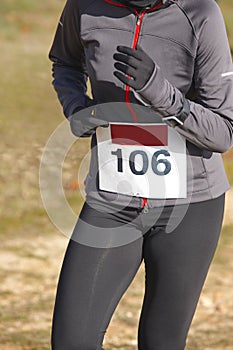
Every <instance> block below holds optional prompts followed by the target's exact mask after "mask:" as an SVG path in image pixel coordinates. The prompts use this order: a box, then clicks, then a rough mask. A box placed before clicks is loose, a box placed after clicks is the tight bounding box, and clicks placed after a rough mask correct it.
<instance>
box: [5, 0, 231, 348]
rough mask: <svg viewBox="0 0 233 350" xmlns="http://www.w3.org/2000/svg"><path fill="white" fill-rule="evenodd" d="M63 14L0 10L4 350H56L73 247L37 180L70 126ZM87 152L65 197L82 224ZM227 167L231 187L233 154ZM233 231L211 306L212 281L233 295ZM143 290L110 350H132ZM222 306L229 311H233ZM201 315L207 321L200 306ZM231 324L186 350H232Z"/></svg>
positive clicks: (221, 321) (122, 312)
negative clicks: (58, 73) (61, 47)
mask: <svg viewBox="0 0 233 350" xmlns="http://www.w3.org/2000/svg"><path fill="white" fill-rule="evenodd" d="M220 4H221V6H222V9H223V10H224V17H225V20H226V22H227V27H228V32H229V39H230V42H231V45H232V47H233V28H232V18H233V4H232V1H231V0H224V1H223V0H222V1H220ZM63 5H64V1H63V0H50V1H49V2H46V3H45V2H38V1H35V0H18V1H16V0H2V1H1V13H0V47H1V56H0V70H1V89H0V100H1V110H0V136H1V144H0V152H1V167H0V194H1V196H0V238H1V247H2V253H1V256H0V266H1V270H0V277H1V281H2V283H1V285H0V294H1V301H0V303H1V305H0V306H1V311H0V319H1V324H0V350H2V349H4V350H22V349H23V350H48V349H50V347H49V342H50V326H51V315H52V307H53V302H54V296H55V287H56V283H57V278H58V273H59V270H60V264H61V261H62V258H63V255H64V249H65V245H66V241H67V239H66V238H65V237H63V236H62V235H58V234H57V233H58V231H57V230H56V228H55V227H54V226H53V225H52V223H51V222H50V221H49V219H48V217H47V214H46V212H45V210H44V208H43V204H42V201H41V199H40V192H39V187H38V183H39V178H38V171H39V164H40V159H41V155H42V152H43V147H44V145H45V143H46V142H47V140H48V138H49V136H50V135H51V133H52V132H53V131H54V129H55V128H56V127H57V126H58V125H59V124H60V123H61V122H63V121H64V118H63V116H62V112H61V107H60V105H59V103H58V102H57V99H56V95H55V93H54V91H53V89H52V86H51V80H52V78H51V76H50V70H51V63H50V62H49V60H48V57H47V56H48V51H49V48H50V45H51V41H52V38H53V34H54V31H55V28H56V23H57V20H58V18H59V15H60V13H61V10H62V7H63ZM88 147H89V144H88V141H86V142H82V143H80V142H79V143H76V144H74V145H73V147H72V148H71V150H70V151H69V154H68V157H67V159H66V161H65V164H64V173H63V185H64V188H65V193H66V197H67V200H68V202H69V204H70V205H71V207H72V208H73V209H74V211H75V212H76V213H77V214H78V212H79V210H80V205H81V203H82V201H83V199H82V197H81V196H80V195H79V194H78V192H77V185H78V184H77V179H76V175H77V174H76V172H77V166H78V164H79V163H80V161H81V159H82V156H83V155H84V154H85V152H86V150H87V148H88ZM223 158H224V164H225V168H226V171H227V174H228V177H229V180H230V183H231V185H233V162H232V159H233V150H231V151H229V152H227V153H226V154H225V155H224V156H223ZM232 230H233V227H232V226H228V227H224V230H223V233H222V239H221V242H220V245H219V250H218V252H219V253H218V254H217V255H216V257H215V260H214V264H213V269H212V272H211V274H210V280H209V282H208V284H207V285H206V289H205V293H206V294H207V295H208V296H209V297H210V298H211V297H212V295H213V293H219V292H218V291H219V286H218V285H217V284H216V280H217V281H218V283H220V284H221V285H220V294H221V295H222V294H223V295H225V294H227V293H230V290H231V286H230V285H229V280H230V277H229V274H230V270H229V269H230V266H231V267H232V265H231V264H230V263H229V262H230V260H231V251H230V247H232V242H233V241H232ZM231 271H232V270H231ZM216 276H217V277H216ZM142 280H143V271H142V270H141V271H140V272H139V273H138V275H137V277H136V279H135V280H134V282H133V284H132V285H131V287H130V289H129V291H128V292H127V294H126V295H125V297H124V298H123V299H122V301H121V303H120V304H119V307H118V308H117V311H116V313H115V315H114V317H113V322H112V323H111V327H110V329H109V331H108V334H107V338H106V350H108V349H112V348H115V349H121V350H122V349H127V350H133V349H136V345H135V334H136V328H137V318H138V316H139V309H140V305H141V304H140V303H141V298H142V295H143V287H142ZM213 291H214V292H213ZM220 301H221V297H220ZM226 304H227V305H228V304H229V310H230V308H231V307H230V305H231V304H230V301H228V300H227V302H226ZM220 306H221V302H220ZM221 307H223V306H221ZM224 310H225V309H224ZM204 311H208V310H205V308H204ZM199 312H200V314H202V312H203V305H202V304H200V311H199ZM229 317H232V316H230V314H229V316H228V315H227V313H226V312H225V311H222V312H217V313H216V315H215V314H211V319H212V320H213V324H212V321H211V322H210V323H211V327H210V329H207V330H206V328H205V327H204V325H205V323H206V320H205V319H203V317H200V318H198V319H197V320H195V322H194V325H193V328H192V329H193V333H192V332H191V334H190V338H189V344H190V345H189V349H188V350H197V349H204V348H205V346H206V348H207V345H208V344H210V346H211V348H212V349H216V350H217V349H218V350H219V349H221V350H222V349H225V348H226V349H227V350H228V348H227V347H228V345H229V344H230V341H231V338H230V337H231V331H232V330H231V329H230V326H229V324H230V320H229ZM225 320H226V322H225ZM224 327H225V328H224ZM126 339H127V341H126Z"/></svg>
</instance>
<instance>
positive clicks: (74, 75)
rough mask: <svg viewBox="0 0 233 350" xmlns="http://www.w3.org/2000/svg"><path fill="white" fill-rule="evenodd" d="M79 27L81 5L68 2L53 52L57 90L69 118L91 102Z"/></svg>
mask: <svg viewBox="0 0 233 350" xmlns="http://www.w3.org/2000/svg"><path fill="white" fill-rule="evenodd" d="M79 25H80V23H79V9H78V6H77V1H74V0H67V2H66V5H65V7H64V10H63V12H62V15H61V18H60V21H59V23H58V27H57V31H56V34H55V38H54V41H53V44H52V47H51V49H50V52H49V58H50V60H51V61H52V62H53V65H52V71H53V78H54V79H53V86H54V88H55V90H56V92H57V95H58V99H59V101H60V103H61V105H62V106H63V111H64V114H65V116H66V117H67V118H68V117H69V116H71V115H72V114H73V113H74V111H75V110H76V109H79V108H83V107H86V106H88V105H89V104H90V101H91V100H90V98H89V97H88V96H87V94H86V91H87V85H86V83H87V78H88V75H87V71H86V66H85V55H84V49H83V45H82V42H81V39H80V35H79V33H80V29H79Z"/></svg>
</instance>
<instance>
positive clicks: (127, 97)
mask: <svg viewBox="0 0 233 350" xmlns="http://www.w3.org/2000/svg"><path fill="white" fill-rule="evenodd" d="M105 1H106V2H108V3H109V4H111V5H115V6H119V7H128V6H126V5H124V4H119V3H114V1H112V0H105ZM162 5H163V2H162V1H160V2H159V3H158V4H156V5H155V6H154V7H153V8H150V9H145V10H143V11H142V12H140V13H139V12H138V11H137V10H136V9H135V10H134V13H135V14H136V16H137V21H136V27H135V31H134V39H133V44H132V49H136V47H137V44H138V39H139V34H140V31H141V26H142V21H143V17H144V16H145V14H146V13H148V12H150V11H154V10H157V9H158V8H159V7H160V6H162ZM125 101H126V104H127V107H128V108H129V110H130V112H131V114H132V116H133V119H134V122H135V123H136V122H137V121H138V119H137V115H136V113H135V111H134V109H133V108H132V106H131V104H130V86H129V85H126V87H125ZM148 207H149V206H148V201H147V198H142V204H141V208H142V210H143V212H144V213H147V212H148Z"/></svg>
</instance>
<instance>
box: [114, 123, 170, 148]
mask: <svg viewBox="0 0 233 350" xmlns="http://www.w3.org/2000/svg"><path fill="white" fill-rule="evenodd" d="M111 138H112V143H115V144H118V145H141V146H167V145H168V126H167V125H128V124H111Z"/></svg>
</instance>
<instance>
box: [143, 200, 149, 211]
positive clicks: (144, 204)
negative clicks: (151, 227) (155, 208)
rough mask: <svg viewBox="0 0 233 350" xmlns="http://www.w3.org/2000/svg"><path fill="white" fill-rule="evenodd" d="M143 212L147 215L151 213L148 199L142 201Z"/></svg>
mask: <svg viewBox="0 0 233 350" xmlns="http://www.w3.org/2000/svg"><path fill="white" fill-rule="evenodd" d="M142 211H143V213H144V214H147V213H148V212H149V206H148V202H147V198H143V199H142Z"/></svg>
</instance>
